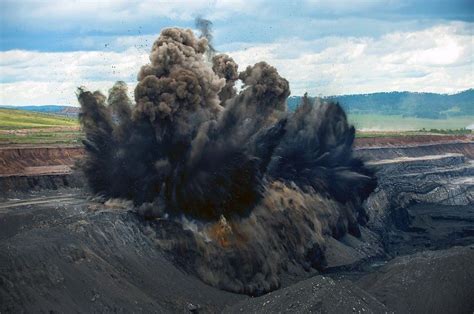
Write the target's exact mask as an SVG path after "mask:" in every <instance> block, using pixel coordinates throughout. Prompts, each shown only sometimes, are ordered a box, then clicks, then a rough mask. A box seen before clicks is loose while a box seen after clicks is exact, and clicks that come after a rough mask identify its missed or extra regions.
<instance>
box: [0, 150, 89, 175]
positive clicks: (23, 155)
mask: <svg viewBox="0 0 474 314" xmlns="http://www.w3.org/2000/svg"><path fill="white" fill-rule="evenodd" d="M83 156H84V149H83V148H82V146H40V147H38V146H36V147H35V146H9V147H0V174H2V175H9V174H19V173H22V172H23V170H24V169H25V168H28V167H40V166H41V167H43V166H56V165H68V166H72V165H74V163H75V161H76V160H78V159H80V158H81V157H83Z"/></svg>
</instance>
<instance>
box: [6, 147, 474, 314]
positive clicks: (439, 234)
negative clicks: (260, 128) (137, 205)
mask: <svg viewBox="0 0 474 314" xmlns="http://www.w3.org/2000/svg"><path fill="white" fill-rule="evenodd" d="M379 144H380V143H378V144H377V145H376V146H374V145H365V146H364V145H360V144H359V146H358V148H357V153H358V154H360V155H361V156H363V157H364V158H366V159H367V160H369V162H370V163H371V164H372V166H373V167H375V168H376V169H377V170H378V172H377V173H378V179H379V186H378V188H377V190H376V191H375V192H374V193H373V194H372V195H371V196H370V198H369V199H368V200H367V202H366V204H365V206H366V209H367V212H368V214H369V218H370V219H369V223H368V224H367V225H366V226H365V227H362V230H361V233H362V235H361V237H359V238H357V237H354V236H351V235H346V236H344V237H342V238H339V239H333V240H331V241H330V242H329V244H328V247H327V259H328V265H327V267H326V268H325V269H324V270H323V271H320V272H319V273H318V272H316V271H309V272H307V273H305V274H299V275H295V276H293V277H288V278H286V279H285V280H284V281H283V284H282V288H280V289H278V290H275V291H273V292H271V293H268V294H266V295H263V296H261V297H258V298H250V297H248V296H245V295H239V294H233V293H229V292H225V291H222V290H218V289H216V288H213V287H211V286H208V285H206V284H204V283H202V282H201V281H200V280H198V279H197V278H196V277H194V276H192V275H189V274H187V273H186V272H184V271H183V270H181V269H180V268H177V267H176V266H175V265H174V264H173V263H172V262H171V261H170V259H169V258H168V257H167V256H166V255H165V254H164V253H163V252H161V251H160V250H157V246H156V245H155V243H154V242H153V241H154V240H153V238H152V237H150V236H149V235H148V233H147V229H146V228H145V227H143V226H145V225H146V223H145V222H144V221H143V220H142V218H140V216H138V215H137V214H135V213H133V212H130V211H128V210H127V208H124V207H123V206H119V205H117V204H105V205H103V204H99V203H95V202H93V201H92V200H90V199H88V196H87V193H86V192H85V191H84V190H83V189H82V188H74V187H71V185H72V184H70V182H73V181H72V180H73V179H71V178H73V177H74V176H73V175H72V176H71V174H70V173H61V174H56V175H55V174H51V173H48V174H43V175H44V176H49V177H50V179H46V178H43V180H45V181H49V182H55V183H54V184H53V185H48V184H46V185H45V186H44V187H48V188H49V189H38V190H30V191H28V192H24V191H22V189H15V188H14V187H15V184H18V183H17V181H12V180H13V179H10V183H9V185H7V184H5V183H4V185H3V187H9V188H8V189H7V188H5V189H3V188H2V194H1V195H0V198H1V201H2V202H1V203H0V312H22V311H26V312H41V311H42V312H46V311H57V312H72V311H79V312H111V311H114V312H203V313H207V312H230V313H234V312H236V313H262V312H263V313H275V312H298V313H299V312H316V313H351V312H354V313H355V312H357V313H366V312H367V313H385V312H396V313H472V312H473V310H474V302H473V300H474V298H472V296H473V295H474V290H473V287H474V263H472V261H473V260H474V204H473V200H474V196H473V193H474V188H473V187H474V182H473V179H472V178H473V172H474V170H473V169H474V166H473V163H472V156H473V155H474V143H473V142H472V141H468V140H467V141H464V140H463V141H455V142H449V143H445V142H437V143H431V142H430V143H427V144H426V145H424V144H423V145H420V144H419V143H417V144H416V145H411V144H410V145H399V144H400V143H398V146H397V145H392V144H390V146H386V147H383V146H382V147H381V146H380V145H379ZM33 155H34V154H33ZM67 158H69V157H67ZM72 159H73V158H72ZM72 159H71V160H72ZM69 164H70V163H69ZM35 166H39V167H40V166H41V165H40V164H38V165H35ZM61 175H62V176H64V178H65V179H59V178H60V176H61ZM41 176H42V175H38V174H32V175H28V174H27V173H24V174H23V175H22V176H19V177H24V180H27V181H26V182H27V183H26V184H27V185H28V184H32V185H34V184H35V182H33V181H32V182H28V180H33V179H32V178H38V177H41ZM36 180H38V179H36ZM51 180H52V181H51ZM55 180H56V181H55ZM64 180H66V181H64ZM74 180H77V182H79V183H78V186H79V185H80V179H74ZM45 181H43V182H45ZM3 182H7V181H6V180H4V181H3ZM21 184H24V183H21ZM21 184H20V186H22V185H21ZM17 186H18V185H17ZM51 188H55V189H51ZM25 189H28V188H27V187H26V188H25Z"/></svg>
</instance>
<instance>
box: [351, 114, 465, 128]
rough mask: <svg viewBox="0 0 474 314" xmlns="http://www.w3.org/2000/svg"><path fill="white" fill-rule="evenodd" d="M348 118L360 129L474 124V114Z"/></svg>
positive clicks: (449, 126) (458, 126) (453, 126)
mask: <svg viewBox="0 0 474 314" xmlns="http://www.w3.org/2000/svg"><path fill="white" fill-rule="evenodd" d="M348 118H349V121H350V123H352V124H353V125H354V126H355V128H356V129H357V130H360V131H417V130H422V129H426V130H431V129H438V130H458V129H462V128H466V127H467V126H469V125H471V124H474V117H473V116H459V117H452V118H448V119H424V118H414V117H402V116H397V115H377V114H349V115H348Z"/></svg>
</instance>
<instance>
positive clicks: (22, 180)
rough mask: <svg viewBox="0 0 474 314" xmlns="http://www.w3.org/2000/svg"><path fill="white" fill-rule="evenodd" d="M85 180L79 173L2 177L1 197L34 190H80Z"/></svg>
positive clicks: (0, 185)
mask: <svg viewBox="0 0 474 314" xmlns="http://www.w3.org/2000/svg"><path fill="white" fill-rule="evenodd" d="M83 186H84V178H83V177H82V175H81V174H80V173H78V172H72V173H61V174H51V175H48V174H42V175H11V176H0V197H2V196H8V194H9V193H11V192H26V191H32V190H57V189H60V188H80V187H83Z"/></svg>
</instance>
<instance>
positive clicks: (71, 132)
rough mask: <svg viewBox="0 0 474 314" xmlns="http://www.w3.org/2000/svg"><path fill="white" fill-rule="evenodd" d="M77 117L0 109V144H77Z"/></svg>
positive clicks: (81, 135) (80, 133)
mask: <svg viewBox="0 0 474 314" xmlns="http://www.w3.org/2000/svg"><path fill="white" fill-rule="evenodd" d="M82 138H83V134H82V132H81V131H80V129H79V123H78V121H77V119H74V118H66V117H62V116H58V115H52V114H45V113H37V112H31V111H24V110H14V109H0V144H2V145H9V144H77V143H80V141H81V139H82Z"/></svg>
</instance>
